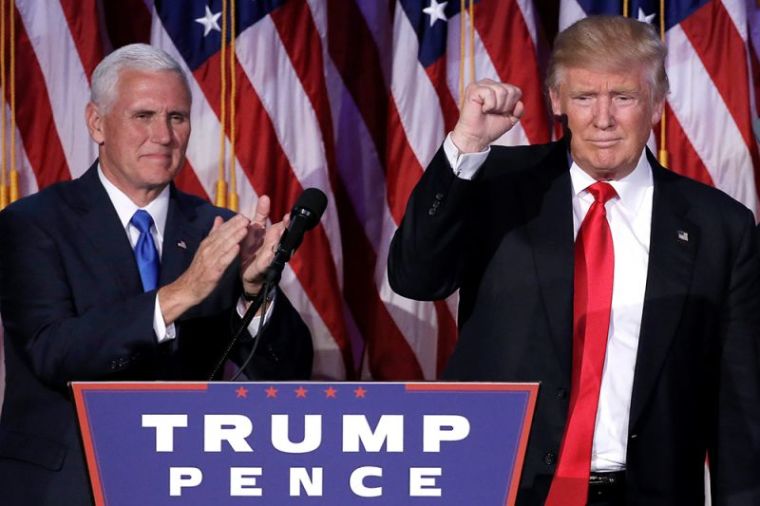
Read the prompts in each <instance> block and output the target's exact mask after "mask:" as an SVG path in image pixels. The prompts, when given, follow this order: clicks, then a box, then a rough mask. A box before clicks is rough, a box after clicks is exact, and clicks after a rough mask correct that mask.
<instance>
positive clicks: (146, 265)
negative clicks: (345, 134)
mask: <svg viewBox="0 0 760 506" xmlns="http://www.w3.org/2000/svg"><path fill="white" fill-rule="evenodd" d="M190 102H191V95H190V89H189V86H188V83H187V79H186V77H185V75H184V73H183V71H182V69H181V68H180V67H179V65H178V64H177V63H176V62H175V61H174V60H173V59H172V58H171V57H170V56H169V55H167V54H166V53H164V52H163V51H160V50H158V49H155V48H152V47H150V46H147V45H142V44H135V45H130V46H126V47H123V48H121V49H119V50H117V51H114V52H113V53H112V54H110V55H109V56H108V57H106V58H105V59H104V60H103V62H101V64H100V65H99V66H98V67H97V68H96V70H95V72H94V74H93V79H92V101H91V102H90V103H89V104H88V105H87V108H86V111H85V117H86V122H87V126H88V129H89V132H90V135H91V137H92V139H93V140H94V141H95V142H96V143H97V144H98V160H97V161H96V162H95V164H93V166H92V167H91V168H90V170H89V171H87V172H86V173H85V174H84V175H83V176H82V177H81V178H79V179H77V180H75V181H71V182H66V183H60V184H57V185H54V186H52V187H50V188H47V189H45V190H42V191H40V192H39V193H37V194H35V195H32V196H30V197H27V198H25V199H22V200H20V201H18V202H16V203H15V204H13V205H11V206H9V207H7V208H6V209H5V210H3V212H2V213H0V237H2V241H0V311H2V320H3V325H4V327H5V351H6V354H7V355H6V363H7V389H6V395H5V402H4V406H3V410H2V419H0V498H1V499H0V502H2V504H4V505H9V506H10V505H20V504H29V505H35V506H36V505H60V504H66V505H67V506H68V505H87V504H92V498H91V495H90V491H89V485H88V480H87V473H86V469H85V463H84V457H83V454H82V449H81V446H80V441H79V437H78V430H77V424H76V418H75V413H74V407H73V405H72V403H71V400H70V394H69V391H68V387H67V383H68V382H70V381H76V380H106V381H108V380H205V379H208V378H209V375H210V374H211V372H212V370H213V369H214V366H215V364H216V362H217V361H218V360H219V359H220V357H221V355H222V353H223V352H224V350H225V348H226V347H227V345H228V343H229V342H230V340H231V338H232V333H233V332H234V331H235V330H236V329H237V328H238V327H239V326H240V325H241V316H242V314H243V312H244V311H245V309H246V308H247V306H248V304H249V302H248V300H250V299H251V297H252V296H254V295H256V294H257V293H258V292H259V290H261V288H262V278H263V275H264V272H265V271H266V269H267V267H268V266H269V264H270V263H271V261H272V258H273V246H275V245H276V244H277V242H278V241H279V239H280V236H281V235H282V233H283V230H284V228H285V223H284V222H280V223H277V224H275V225H273V226H270V227H267V221H268V218H269V209H270V202H269V199H268V197H266V196H262V197H261V198H260V199H259V201H258V203H257V205H256V209H255V211H254V213H253V218H252V219H249V218H247V217H246V216H244V215H242V214H237V215H235V214H233V213H231V212H230V211H227V210H225V209H220V208H216V207H213V206H212V205H210V204H208V203H207V202H205V201H203V200H201V199H198V198H196V197H192V196H190V195H187V194H184V193H182V192H180V191H179V190H177V189H176V188H175V187H174V185H173V184H172V180H173V179H174V177H175V176H176V175H177V172H178V171H179V170H180V168H181V167H182V165H183V163H184V159H185V150H186V148H187V143H188V139H189V136H190V105H191V103H190ZM269 308H270V310H269V311H267V312H266V314H262V315H258V316H257V317H256V318H255V319H254V321H253V322H252V323H251V324H250V325H249V327H248V332H247V333H246V334H245V335H244V336H243V338H242V339H241V344H240V345H238V346H237V347H236V348H234V349H233V351H232V354H231V358H232V359H233V360H232V362H237V364H241V363H242V362H243V361H244V359H245V357H246V356H247V355H248V353H249V351H250V350H251V347H252V346H253V339H252V338H251V335H254V334H255V330H256V329H257V327H258V321H259V320H260V319H261V318H263V319H264V322H266V325H267V328H266V332H264V334H263V335H262V336H261V337H260V338H257V339H260V340H261V342H260V343H259V344H258V347H257V352H256V354H255V355H254V358H253V360H252V361H251V362H250V365H249V366H248V367H246V368H245V370H244V371H243V374H244V377H247V378H250V379H308V378H309V376H310V373H311V362H312V347H311V338H310V335H309V332H308V329H307V328H306V326H305V325H304V323H303V322H302V321H301V319H300V318H299V316H298V314H297V313H296V312H295V310H294V309H293V307H292V306H291V305H290V303H289V302H288V300H287V298H285V296H284V295H283V294H282V293H278V294H277V296H276V297H275V300H274V302H273V304H272V305H270V306H269Z"/></svg>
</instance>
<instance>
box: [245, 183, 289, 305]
mask: <svg viewBox="0 0 760 506" xmlns="http://www.w3.org/2000/svg"><path fill="white" fill-rule="evenodd" d="M270 208H271V202H270V200H269V197H267V196H266V195H262V196H261V198H259V200H258V202H256V209H255V211H254V215H253V219H252V221H251V223H250V224H249V225H248V235H247V236H246V237H245V239H243V242H241V243H240V261H241V269H242V272H243V275H242V277H243V290H244V291H245V293H246V294H248V295H255V294H257V293H259V291H260V290H261V287H262V285H263V284H264V273H265V272H266V270H267V267H269V264H271V263H272V260H273V259H274V252H275V249H276V248H277V244H279V242H280V238H281V237H282V234H283V232H284V231H285V229H286V227H287V226H288V223H289V222H290V219H289V218H290V216H289V215H287V214H286V215H285V217H284V218H283V220H282V221H281V222H279V223H275V224H274V225H272V226H270V227H268V228H267V221H268V220H269V211H270Z"/></svg>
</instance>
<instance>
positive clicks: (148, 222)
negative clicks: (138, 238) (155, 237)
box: [129, 209, 153, 234]
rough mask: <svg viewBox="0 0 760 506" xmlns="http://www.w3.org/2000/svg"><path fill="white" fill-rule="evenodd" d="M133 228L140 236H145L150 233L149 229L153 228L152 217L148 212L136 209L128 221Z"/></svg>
mask: <svg viewBox="0 0 760 506" xmlns="http://www.w3.org/2000/svg"><path fill="white" fill-rule="evenodd" d="M129 222H130V223H131V224H132V226H133V227H135V228H136V229H137V230H138V231H139V232H140V234H147V233H149V232H150V227H152V226H153V217H152V216H151V215H150V213H149V212H148V211H145V210H143V209H138V210H137V211H135V214H133V215H132V219H131V220H129Z"/></svg>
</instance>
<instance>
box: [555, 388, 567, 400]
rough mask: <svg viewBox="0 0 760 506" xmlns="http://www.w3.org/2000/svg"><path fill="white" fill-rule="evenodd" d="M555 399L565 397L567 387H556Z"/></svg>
mask: <svg viewBox="0 0 760 506" xmlns="http://www.w3.org/2000/svg"><path fill="white" fill-rule="evenodd" d="M557 399H567V389H566V388H558V389H557Z"/></svg>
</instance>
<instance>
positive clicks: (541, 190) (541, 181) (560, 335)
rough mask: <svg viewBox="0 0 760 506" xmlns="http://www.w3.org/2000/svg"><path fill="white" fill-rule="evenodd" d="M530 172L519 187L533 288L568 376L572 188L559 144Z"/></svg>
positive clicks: (563, 149) (565, 155)
mask: <svg viewBox="0 0 760 506" xmlns="http://www.w3.org/2000/svg"><path fill="white" fill-rule="evenodd" d="M540 163H541V165H542V166H546V167H548V169H549V173H548V174H547V173H546V171H542V169H540V168H539V167H534V169H535V171H536V177H535V178H533V179H530V180H529V181H528V182H527V184H526V186H525V187H524V188H523V191H522V195H523V196H524V207H525V211H526V216H527V217H528V226H527V230H528V235H529V237H530V240H531V244H532V246H533V254H534V260H535V263H536V271H537V272H536V275H537V277H538V285H539V286H540V287H541V293H542V297H543V301H544V305H545V308H546V314H547V318H548V321H549V328H550V330H551V334H552V341H553V343H554V347H555V351H556V353H555V355H556V356H557V358H558V360H559V362H560V367H562V370H563V373H564V374H566V375H567V377H568V378H569V377H570V367H571V365H570V364H571V357H572V350H571V341H572V340H571V338H570V336H572V321H573V216H572V211H571V210H572V184H571V181H570V173H569V171H568V159H567V147H566V144H565V143H563V142H558V143H556V147H555V148H553V149H552V150H551V152H550V153H549V154H548V159H547V160H546V161H541V162H540Z"/></svg>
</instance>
